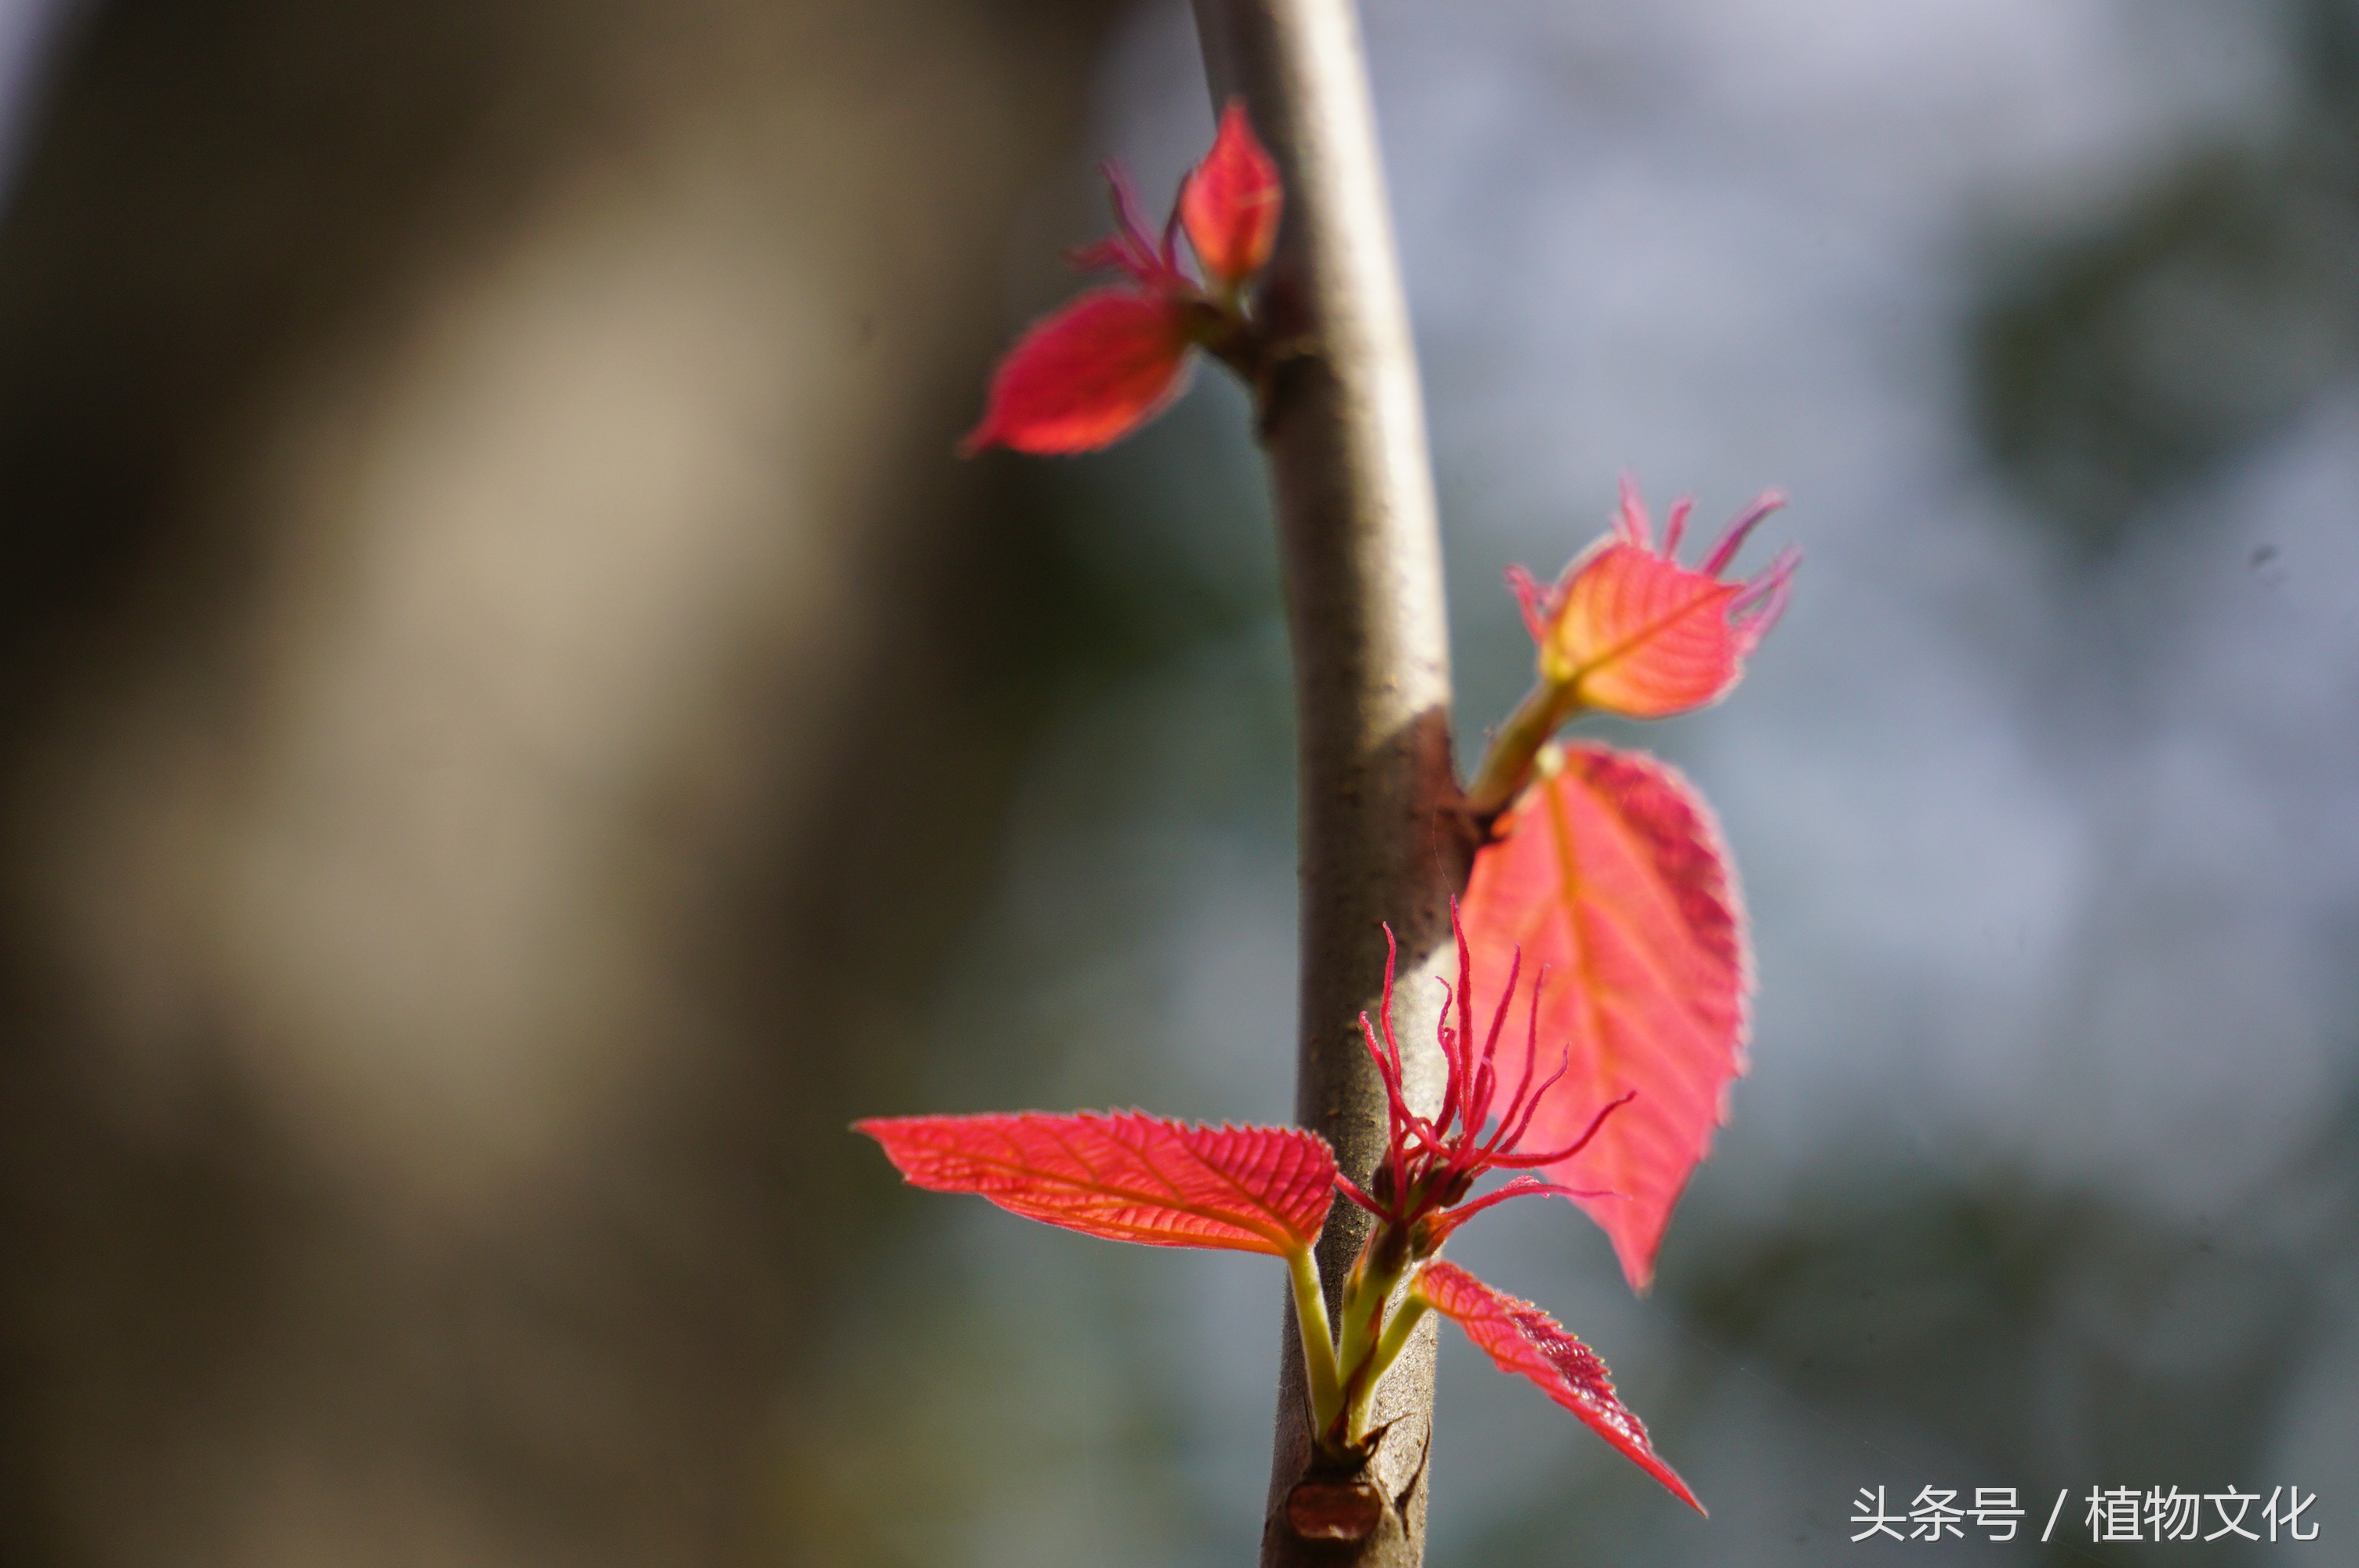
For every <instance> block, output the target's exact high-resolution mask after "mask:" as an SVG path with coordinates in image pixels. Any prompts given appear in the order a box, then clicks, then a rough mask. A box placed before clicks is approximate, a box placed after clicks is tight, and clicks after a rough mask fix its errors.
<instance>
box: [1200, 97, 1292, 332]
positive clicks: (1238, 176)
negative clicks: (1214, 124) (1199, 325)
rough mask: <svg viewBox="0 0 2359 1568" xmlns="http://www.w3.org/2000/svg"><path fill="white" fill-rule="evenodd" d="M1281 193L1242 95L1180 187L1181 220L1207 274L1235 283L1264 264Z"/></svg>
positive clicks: (1226, 283)
mask: <svg viewBox="0 0 2359 1568" xmlns="http://www.w3.org/2000/svg"><path fill="white" fill-rule="evenodd" d="M1284 202H1285V193H1284V191H1283V190H1282V189H1281V188H1280V186H1279V184H1278V178H1277V164H1276V163H1275V162H1274V161H1272V160H1271V158H1270V156H1269V154H1268V153H1267V152H1266V151H1265V150H1264V149H1263V147H1262V145H1261V139H1260V138H1259V137H1257V136H1256V135H1254V129H1253V124H1252V122H1250V121H1249V120H1247V119H1246V118H1245V103H1244V101H1243V100H1242V99H1236V98H1232V99H1230V100H1229V106H1228V107H1227V108H1226V109H1225V110H1223V112H1222V114H1221V132H1220V135H1217V136H1216V137H1214V138H1213V140H1212V151H1211V152H1209V153H1206V154H1205V155H1204V161H1203V162H1201V163H1200V164H1198V165H1197V166H1196V167H1195V168H1194V170H1193V171H1191V172H1190V174H1189V176H1188V182H1187V184H1185V185H1184V186H1182V187H1181V188H1180V224H1181V226H1182V227H1184V228H1185V229H1186V230H1187V231H1188V243H1189V244H1190V245H1192V246H1193V247H1195V251H1196V259H1197V260H1198V261H1200V262H1201V263H1202V264H1203V265H1204V273H1205V276H1208V277H1210V278H1212V280H1214V281H1215V282H1217V283H1220V284H1221V285H1223V286H1224V287H1230V288H1234V287H1236V286H1237V285H1238V284H1240V283H1242V282H1244V281H1245V279H1246V278H1248V277H1251V276H1253V275H1254V274H1255V273H1256V272H1259V271H1260V270H1261V269H1262V265H1263V264H1264V263H1266V262H1267V261H1268V260H1269V253H1270V250H1271V248H1272V247H1273V246H1274V245H1275V244H1276V243H1277V218H1278V212H1279V211H1280V209H1281V207H1282V206H1283V205H1284Z"/></svg>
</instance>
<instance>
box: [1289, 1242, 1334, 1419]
mask: <svg viewBox="0 0 2359 1568" xmlns="http://www.w3.org/2000/svg"><path fill="white" fill-rule="evenodd" d="M1286 1272H1287V1278H1288V1280H1289V1281H1291V1282H1292V1284H1293V1286H1294V1325H1295V1327H1296V1328H1297V1329H1298V1330H1299V1332H1300V1334H1301V1336H1302V1371H1303V1376H1304V1377H1305V1378H1306V1379H1308V1380H1309V1382H1310V1430H1311V1431H1313V1432H1314V1433H1326V1432H1329V1431H1331V1430H1332V1428H1333V1427H1334V1425H1335V1422H1336V1420H1337V1419H1338V1418H1339V1417H1340V1416H1342V1414H1343V1375H1342V1374H1341V1373H1340V1372H1339V1371H1338V1370H1337V1368H1336V1362H1335V1335H1334V1331H1333V1330H1332V1328H1330V1327H1329V1326H1328V1323H1327V1298H1326V1296H1325V1295H1324V1294H1323V1293H1322V1292H1321V1290H1320V1288H1319V1264H1318V1260H1316V1259H1314V1258H1312V1257H1311V1255H1310V1248H1308V1247H1303V1246H1297V1247H1295V1248H1293V1249H1291V1250H1289V1251H1288V1253H1287V1255H1286Z"/></svg>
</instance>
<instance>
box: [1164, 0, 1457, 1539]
mask: <svg viewBox="0 0 2359 1568" xmlns="http://www.w3.org/2000/svg"><path fill="white" fill-rule="evenodd" d="M1196 20H1197V26H1198V29H1199V31H1200V33H1201V36H1202V39H1203V47H1204V59H1205V68H1206V72H1207V75H1208V76H1209V78H1210V81H1211V83H1212V94H1213V100H1214V103H1215V105H1216V106H1217V105H1218V104H1220V103H1225V102H1226V101H1227V100H1228V99H1229V98H1231V97H1232V96H1235V97H1242V98H1243V99H1244V100H1245V104H1246V107H1247V109H1248V111H1249V112H1250V114H1252V117H1253V122H1254V124H1255V126H1256V129H1257V130H1258V131H1259V132H1260V134H1261V135H1262V137H1263V138H1264V140H1265V141H1266V143H1267V144H1268V146H1269V147H1270V149H1271V151H1272V152H1273V154H1274V155H1275V156H1276V157H1277V161H1278V164H1279V166H1280V168H1282V169H1283V170H1284V173H1285V178H1286V193H1287V195H1286V200H1287V207H1286V217H1285V222H1284V227H1283V229H1282V230H1281V232H1280V235H1279V240H1278V249H1277V256H1276V257H1275V258H1274V260H1273V262H1272V264H1271V266H1270V269H1269V273H1268V275H1267V279H1266V285H1265V288H1264V292H1263V296H1262V298H1261V300H1260V308H1261V310H1262V312H1263V317H1262V319H1263V322H1264V338H1263V341H1264V342H1265V343H1266V344H1268V345H1270V346H1271V358H1270V362H1269V368H1268V370H1267V372H1266V375H1265V378H1264V383H1263V388H1262V392H1263V407H1262V438H1263V441H1264V444H1265V446H1266V449H1267V450H1268V454H1269V462H1270V474H1271V484H1272V489H1273V492H1274V493H1275V496H1276V501H1277V519H1278V529H1279V534H1280V541H1281V543H1280V547H1281V551H1282V554H1283V557H1284V567H1285V579H1286V595H1287V609H1288V623H1289V626H1290V629H1291V635H1292V642H1293V650H1294V668H1295V693H1296V703H1297V711H1298V716H1299V758H1298V765H1299V786H1298V787H1299V792H1300V795H1299V800H1300V810H1299V832H1300V835H1301V878H1302V884H1301V885H1302V934H1301V965H1302V980H1301V987H1302V989H1301V1027H1300V1037H1299V1058H1298V1068H1297V1079H1296V1086H1297V1087H1296V1103H1295V1115H1296V1117H1297V1119H1299V1120H1300V1121H1301V1122H1302V1123H1303V1124H1304V1125H1305V1126H1308V1127H1311V1128H1314V1129H1316V1130H1319V1131H1320V1132H1321V1133H1322V1134H1324V1135H1325V1136H1326V1138H1327V1139H1328V1141H1330V1142H1332V1144H1333V1145H1334V1146H1335V1151H1336V1153H1337V1155H1338V1157H1339V1159H1340V1160H1341V1162H1342V1163H1343V1168H1344V1169H1345V1170H1346V1171H1347V1172H1348V1173H1351V1174H1353V1176H1354V1177H1356V1178H1360V1179H1364V1178H1365V1177H1366V1175H1367V1173H1369V1171H1370V1170H1371V1169H1372V1168H1373V1166H1374V1164H1375V1158H1376V1155H1377V1154H1378V1152H1380V1151H1381V1150H1382V1148H1383V1146H1384V1140H1385V1099H1384V1090H1383V1086H1382V1085H1381V1083H1380V1082H1379V1081H1378V1079H1377V1077H1376V1075H1375V1069H1374V1067H1373V1066H1372V1065H1371V1064H1370V1062H1369V1060H1368V1057H1367V1055H1366V1053H1365V1052H1364V1049H1363V1047H1362V1045H1361V1042H1360V1034H1359V1026H1358V1019H1359V1015H1360V1013H1361V1012H1362V1011H1364V1010H1365V1011H1374V1009H1375V1005H1376V1001H1377V998H1378V995H1379V993H1380V991H1381V989H1382V982H1383V975H1384V958H1385V946H1384V939H1383V936H1382V935H1381V933H1380V932H1379V930H1378V926H1379V924H1380V923H1384V922H1389V923H1390V924H1391V925H1392V927H1393V929H1394V930H1395V932H1397V934H1398V935H1399V936H1400V938H1401V944H1402V960H1403V961H1402V976H1403V979H1402V985H1401V988H1400V991H1399V997H1398V1004H1397V1007H1398V1011H1399V1014H1400V1020H1399V1021H1400V1022H1401V1025H1402V1029H1401V1033H1402V1038H1403V1040H1404V1042H1405V1043H1407V1044H1411V1045H1412V1047H1414V1044H1415V1043H1417V1042H1427V1043H1429V1044H1427V1046H1426V1050H1427V1052H1428V1056H1427V1058H1426V1059H1425V1060H1423V1061H1422V1062H1421V1063H1417V1064H1413V1067H1412V1073H1413V1076H1414V1077H1417V1078H1419V1079H1421V1080H1422V1087H1425V1088H1427V1089H1430V1090H1432V1091H1434V1092H1435V1096H1436V1098H1438V1089H1439V1070H1440V1058H1439V1054H1438V1053H1436V1052H1434V1051H1433V1050H1432V1047H1431V1045H1430V1041H1431V1039H1432V1018H1433V1014H1432V1011H1431V1010H1432V1007H1433V1000H1434V999H1433V993H1432V988H1431V987H1430V985H1429V984H1427V983H1426V981H1425V978H1424V977H1425V971H1426V969H1427V967H1428V960H1429V959H1430V958H1431V957H1434V956H1436V953H1437V949H1438V948H1439V947H1440V945H1441V943H1442V940H1443V938H1444V937H1446V935H1447V934H1448V931H1449V897H1450V894H1451V892H1453V891H1454V890H1455V889H1456V888H1457V887H1459V886H1461V885H1462V883H1463V881H1464V872H1465V865H1466V860H1467V850H1466V847H1465V845H1464V844H1463V842H1462V839H1461V838H1460V837H1459V834H1458V831H1457V829H1456V827H1455V823H1456V820H1457V819H1456V816H1455V814H1454V813H1453V812H1452V811H1451V809H1450V808H1451V806H1453V805H1454V803H1455V800H1456V797H1457V793H1458V792H1457V784H1456V782H1455V777H1454V773H1453V772H1452V768H1451V753H1450V654H1449V638H1448V631H1447V625H1446V621H1445V617H1444V610H1443V600H1442V589H1441V551H1440V537H1439V535H1438V532H1437V529H1436V526H1435V522H1434V504H1433V485H1432V479H1431V475H1430V470H1429V468H1428V462H1427V456H1426V441H1425V423H1424V412H1423V408H1422V406H1421V405H1420V401H1419V391H1418V378H1417V362H1416V355H1415V351H1414V349H1413V347H1412V344H1411V340H1410V336H1409V329H1408V309H1407V307H1406V305H1405V302H1404V300H1403V298H1402V295H1401V287H1400V279H1399V273H1398V268H1397V265H1396V263H1395V260H1394V254H1393V246H1392V233H1391V220H1390V218H1389V215H1388V213H1387V211H1386V200H1385V192H1384V178H1383V170H1382V167H1381V164H1380V162H1379V160H1378V157H1377V151H1376V142H1375V124H1374V117H1373V114H1372V112H1371V109H1370V105H1369V102H1368V90H1367V80H1366V71H1365V69H1364V64H1363V61H1362V58H1361V49H1360V37H1359V24H1358V19H1357V17H1356V16H1355V15H1354V13H1353V7H1352V5H1351V3H1350V0H1196ZM1366 1219H1367V1217H1366V1216H1365V1215H1364V1214H1363V1213H1362V1212H1361V1211H1360V1210H1359V1209H1357V1208H1355V1207H1353V1206H1350V1205H1344V1204H1339V1205H1337V1206H1336V1209H1335V1212H1334V1216H1333V1217H1332V1218H1331V1219H1330V1221H1329V1223H1328V1227H1327V1232H1326V1235H1325V1236H1324V1237H1323V1238H1321V1249H1320V1257H1321V1271H1322V1274H1323V1275H1324V1278H1325V1280H1326V1281H1327V1293H1328V1303H1329V1310H1330V1313H1331V1314H1332V1313H1333V1311H1334V1308H1335V1304H1336V1288H1337V1286H1338V1285H1339V1283H1340V1281H1342V1279H1343V1271H1344V1269H1345V1267H1346V1266H1347V1265H1348V1264H1349V1263H1350V1261H1351V1259H1352V1257H1353V1253H1355V1252H1356V1251H1357V1250H1358V1248H1359V1246H1360V1243H1361V1241H1362V1239H1363V1238H1364V1236H1365V1234H1366V1231H1367V1224H1366ZM1289 1316H1290V1309H1289ZM1284 1344H1285V1346H1286V1350H1285V1357H1286V1360H1285V1366H1284V1368H1283V1370H1282V1372H1281V1377H1280V1390H1279V1398H1278V1414H1277V1445H1276V1454H1275V1457H1274V1461H1273V1466H1272V1473H1271V1478H1270V1493H1269V1507H1268V1513H1267V1516H1266V1523H1265V1529H1264V1535H1263V1541H1262V1562H1263V1563H1265V1564H1269V1565H1275V1564H1293V1563H1355V1564H1369V1565H1375V1564H1383V1565H1385V1568H1407V1565H1410V1564H1414V1563H1418V1562H1419V1560H1420V1558H1421V1557H1422V1555H1423V1550H1424V1535H1425V1461H1426V1454H1427V1446H1428V1442H1429V1439H1430V1433H1431V1411H1432V1393H1433V1352H1432V1339H1431V1334H1430V1329H1429V1331H1428V1332H1427V1335H1426V1336H1425V1338H1424V1340H1423V1342H1422V1343H1421V1344H1419V1346H1416V1348H1415V1349H1413V1350H1412V1351H1411V1352H1410V1353H1409V1354H1408V1355H1407V1356H1405V1357H1403V1359H1402V1361H1401V1362H1400V1363H1399V1365H1398V1366H1397V1368H1395V1370H1394V1371H1393V1373H1392V1375H1391V1377H1390V1378H1389V1379H1387V1383H1386V1388H1385V1390H1383V1392H1382V1393H1381V1395H1380V1396H1379V1401H1378V1407H1377V1410H1378V1419H1379V1421H1388V1422H1390V1423H1391V1424H1390V1426H1389V1427H1388V1429H1387V1430H1386V1433H1385V1434H1384V1437H1383V1439H1382V1441H1381V1442H1380V1443H1379V1444H1377V1447H1376V1449H1375V1454H1374V1456H1373V1457H1372V1459H1371V1460H1370V1461H1369V1463H1368V1464H1367V1465H1366V1466H1365V1468H1364V1470H1362V1471H1357V1472H1353V1473H1350V1474H1337V1473H1334V1472H1333V1470H1332V1467H1330V1466H1326V1465H1321V1464H1320V1463H1319V1462H1318V1460H1317V1456H1316V1453H1315V1450H1314V1448H1313V1446H1312V1444H1311V1441H1310V1431H1309V1428H1308V1424H1307V1422H1306V1421H1305V1419H1304V1409H1305V1406H1304V1400H1303V1385H1302V1368H1301V1364H1300V1352H1299V1346H1298V1344H1297V1341H1296V1338H1295V1334H1294V1328H1293V1325H1292V1323H1291V1321H1289V1322H1288V1325H1287V1329H1286V1334H1285V1337H1284Z"/></svg>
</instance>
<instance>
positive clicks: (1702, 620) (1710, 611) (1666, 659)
mask: <svg viewBox="0 0 2359 1568" xmlns="http://www.w3.org/2000/svg"><path fill="white" fill-rule="evenodd" d="M1744 591H1745V589H1744V585H1743V584H1741V583H1734V582H1717V581H1714V580H1713V579H1711V578H1708V577H1706V576H1704V575H1703V574H1702V573H1701V572H1691V571H1689V570H1688V569H1687V568H1684V567H1681V566H1679V565H1677V564H1676V563H1674V562H1671V561H1668V560H1665V559H1664V558H1663V557H1660V556H1658V555H1656V554H1654V553H1653V552H1651V551H1648V550H1643V549H1640V548H1639V547H1638V546H1636V545H1628V544H1624V543H1622V542H1621V541H1620V540H1615V541H1614V542H1612V543H1610V544H1608V545H1606V546H1604V547H1603V548H1602V549H1600V550H1599V551H1598V552H1597V553H1596V554H1595V555H1593V556H1592V557H1589V559H1588V560H1587V562H1585V563H1584V564H1583V565H1582V568H1581V569H1580V571H1579V572H1578V573H1577V574H1576V575H1575V576H1574V577H1573V579H1572V580H1571V582H1570V583H1569V584H1567V585H1566V589H1565V595H1564V605H1563V608H1562V609H1561V610H1560V611H1559V612H1558V615H1557V620H1556V624H1555V626H1554V627H1553V628H1551V632H1550V636H1549V653H1550V654H1553V655H1554V656H1555V658H1556V660H1557V661H1558V662H1559V663H1560V666H1561V668H1562V669H1563V671H1564V675H1563V676H1562V677H1561V678H1563V679H1566V680H1568V681H1570V682H1571V683H1572V684H1574V685H1575V686H1577V687H1579V689H1580V695H1581V701H1582V706H1583V707H1586V708H1603V709H1605V710H1607V711H1609V712H1613V713H1624V714H1627V715H1629V716H1630V717H1631V718H1633V719H1659V718H1661V717H1663V716H1665V715H1666V714H1672V713H1680V712H1684V711H1685V710H1687V709H1689V708H1700V707H1701V706H1703V705H1704V704H1705V703H1708V702H1711V701H1712V700H1714V699H1715V698H1717V697H1720V696H1721V695H1723V693H1725V692H1726V691H1727V690H1728V688H1729V687H1732V686H1734V685H1735V684H1736V676H1737V643H1736V633H1735V632H1734V629H1733V628H1732V627H1731V626H1730V625H1729V623H1728V604H1729V601H1730V600H1733V599H1734V598H1735V597H1736V596H1737V595H1738V594H1740V593H1742V592H1744Z"/></svg>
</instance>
